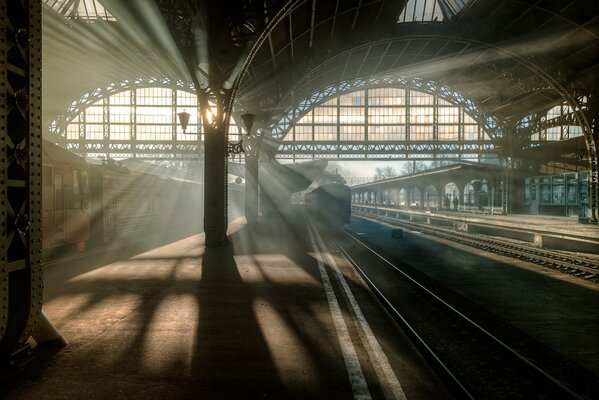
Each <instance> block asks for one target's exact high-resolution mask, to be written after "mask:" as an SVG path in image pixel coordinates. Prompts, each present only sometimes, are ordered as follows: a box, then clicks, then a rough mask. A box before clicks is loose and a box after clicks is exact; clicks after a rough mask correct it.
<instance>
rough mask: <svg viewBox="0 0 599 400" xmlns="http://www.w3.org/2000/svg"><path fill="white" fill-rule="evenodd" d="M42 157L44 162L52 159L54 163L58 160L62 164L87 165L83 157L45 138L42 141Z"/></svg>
mask: <svg viewBox="0 0 599 400" xmlns="http://www.w3.org/2000/svg"><path fill="white" fill-rule="evenodd" d="M42 157H43V161H44V162H48V161H52V162H54V163H57V162H60V163H64V164H73V165H78V166H87V162H85V159H84V158H83V157H81V156H78V155H77V154H75V153H73V152H71V151H69V150H67V149H65V148H63V147H60V146H58V145H56V144H54V143H52V142H50V141H49V140H45V139H44V141H43V142H42Z"/></svg>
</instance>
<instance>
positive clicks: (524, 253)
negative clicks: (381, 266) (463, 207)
mask: <svg viewBox="0 0 599 400" xmlns="http://www.w3.org/2000/svg"><path fill="white" fill-rule="evenodd" d="M353 214H354V215H357V216H359V217H363V218H367V219H371V220H375V221H383V222H387V223H391V224H395V225H398V226H401V227H408V228H411V229H414V230H418V231H420V232H422V233H425V234H430V235H433V236H437V237H441V238H443V239H447V240H451V241H453V242H458V243H461V244H465V245H468V246H471V247H477V248H483V249H484V250H487V251H491V252H493V253H496V254H501V255H504V256H511V257H513V258H517V259H523V258H524V259H525V260H526V261H528V262H531V263H534V264H537V265H541V266H545V267H547V266H554V267H556V268H553V269H567V270H571V271H574V272H575V271H580V272H583V273H585V274H589V275H592V276H593V277H595V278H596V277H598V276H599V261H597V260H594V259H592V258H589V257H584V256H577V255H568V256H566V255H565V254H563V253H559V252H557V251H553V250H547V249H542V248H537V247H533V246H532V245H525V244H519V243H514V242H511V241H508V240H501V239H496V238H491V237H482V236H480V235H474V234H469V233H465V232H458V231H455V230H450V229H445V228H442V227H433V226H430V225H426V224H418V223H415V222H408V221H402V220H401V219H397V218H393V217H388V216H381V215H376V214H369V213H363V212H359V211H353ZM548 264H549V265H548Z"/></svg>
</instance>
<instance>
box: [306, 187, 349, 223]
mask: <svg viewBox="0 0 599 400" xmlns="http://www.w3.org/2000/svg"><path fill="white" fill-rule="evenodd" d="M305 201H306V205H307V207H308V209H309V210H310V212H311V213H312V214H313V215H315V216H316V217H317V218H318V220H319V221H320V222H322V223H325V224H327V225H328V226H335V227H343V225H344V224H347V223H349V220H350V217H351V190H350V189H349V187H347V186H345V185H343V184H340V183H328V184H324V185H321V186H319V187H317V188H315V189H314V190H312V191H311V192H310V193H307V194H306V198H305Z"/></svg>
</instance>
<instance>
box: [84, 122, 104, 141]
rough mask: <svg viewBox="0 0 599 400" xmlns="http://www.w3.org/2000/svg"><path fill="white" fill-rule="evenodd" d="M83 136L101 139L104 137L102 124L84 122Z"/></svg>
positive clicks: (89, 138)
mask: <svg viewBox="0 0 599 400" xmlns="http://www.w3.org/2000/svg"><path fill="white" fill-rule="evenodd" d="M85 138H86V139H88V140H101V139H103V138H104V125H101V124H86V125H85Z"/></svg>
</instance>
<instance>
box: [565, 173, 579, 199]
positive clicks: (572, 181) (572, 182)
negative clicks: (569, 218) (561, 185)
mask: <svg viewBox="0 0 599 400" xmlns="http://www.w3.org/2000/svg"><path fill="white" fill-rule="evenodd" d="M576 189H577V183H576V178H568V194H567V201H568V204H576V203H578V198H577V197H578V196H577V194H576V192H577V190H576Z"/></svg>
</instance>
